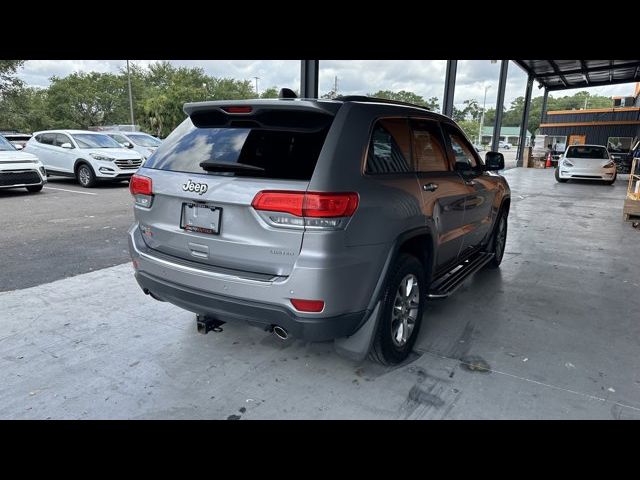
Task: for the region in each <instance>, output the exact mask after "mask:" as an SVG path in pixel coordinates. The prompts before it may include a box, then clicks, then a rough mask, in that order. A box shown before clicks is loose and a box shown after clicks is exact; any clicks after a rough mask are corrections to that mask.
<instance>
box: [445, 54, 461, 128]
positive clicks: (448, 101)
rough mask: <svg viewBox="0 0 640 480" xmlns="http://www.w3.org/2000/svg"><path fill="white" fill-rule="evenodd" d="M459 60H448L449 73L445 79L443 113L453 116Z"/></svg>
mask: <svg viewBox="0 0 640 480" xmlns="http://www.w3.org/2000/svg"><path fill="white" fill-rule="evenodd" d="M457 69H458V61H457V60H447V74H446V77H445V79H444V98H443V100H442V114H443V115H446V116H447V117H452V116H453V95H454V93H455V91H456V70H457Z"/></svg>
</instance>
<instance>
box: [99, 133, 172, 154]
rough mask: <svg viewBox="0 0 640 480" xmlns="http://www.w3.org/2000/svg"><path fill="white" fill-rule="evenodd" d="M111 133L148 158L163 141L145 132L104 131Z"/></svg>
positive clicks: (123, 143)
mask: <svg viewBox="0 0 640 480" xmlns="http://www.w3.org/2000/svg"><path fill="white" fill-rule="evenodd" d="M102 133H104V134H105V135H109V136H110V137H111V138H113V139H114V140H115V141H116V142H118V143H119V144H120V145H122V146H123V147H126V148H132V149H133V150H135V151H136V152H138V153H139V154H140V155H142V158H143V159H144V160H146V159H147V158H149V157H150V156H151V154H152V153H153V152H155V151H156V149H157V148H158V147H159V146H160V144H161V143H162V141H161V140H159V139H157V138H156V137H153V136H151V135H149V134H148V133H144V132H102Z"/></svg>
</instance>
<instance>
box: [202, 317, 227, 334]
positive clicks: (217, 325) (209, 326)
mask: <svg viewBox="0 0 640 480" xmlns="http://www.w3.org/2000/svg"><path fill="white" fill-rule="evenodd" d="M224 324H225V322H223V321H222V320H218V319H216V318H212V317H207V316H206V315H196V325H197V327H198V333H202V334H203V335H206V334H207V333H209V332H215V333H220V332H221V331H222V325H224Z"/></svg>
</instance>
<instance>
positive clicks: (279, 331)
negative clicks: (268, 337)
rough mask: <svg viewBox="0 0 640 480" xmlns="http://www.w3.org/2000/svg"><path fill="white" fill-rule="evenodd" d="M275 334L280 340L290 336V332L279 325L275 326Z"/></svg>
mask: <svg viewBox="0 0 640 480" xmlns="http://www.w3.org/2000/svg"><path fill="white" fill-rule="evenodd" d="M273 334H274V335H275V336H276V337H278V338H279V339H280V340H286V339H287V338H289V333H288V332H287V331H286V330H285V329H284V328H282V327H279V326H278V325H274V326H273Z"/></svg>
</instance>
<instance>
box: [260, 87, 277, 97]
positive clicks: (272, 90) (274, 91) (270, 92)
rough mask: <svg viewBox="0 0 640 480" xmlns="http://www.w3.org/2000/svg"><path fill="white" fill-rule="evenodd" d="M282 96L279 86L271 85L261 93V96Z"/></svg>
mask: <svg viewBox="0 0 640 480" xmlns="http://www.w3.org/2000/svg"><path fill="white" fill-rule="evenodd" d="M279 96H280V89H279V88H278V87H275V86H274V87H269V88H267V89H266V90H263V91H262V93H261V94H260V98H278V97H279Z"/></svg>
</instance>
